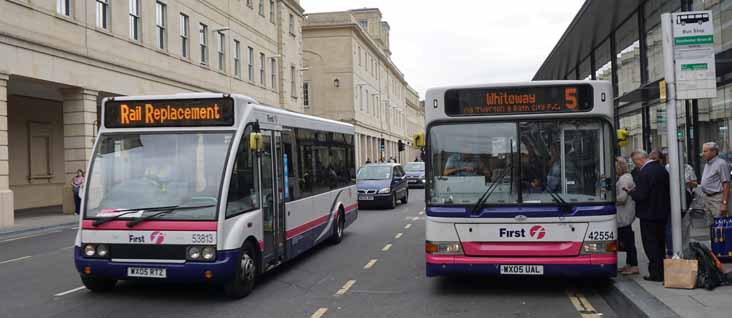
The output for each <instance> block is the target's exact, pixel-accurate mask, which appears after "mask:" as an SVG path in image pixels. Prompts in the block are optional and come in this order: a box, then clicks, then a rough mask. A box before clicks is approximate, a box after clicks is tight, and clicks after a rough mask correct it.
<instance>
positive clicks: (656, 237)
mask: <svg viewBox="0 0 732 318" xmlns="http://www.w3.org/2000/svg"><path fill="white" fill-rule="evenodd" d="M631 159H633V162H634V163H635V165H636V167H638V177H637V180H636V186H635V188H633V189H620V191H627V192H628V194H629V195H630V196H631V197H632V198H633V200H634V201H635V204H636V206H635V211H636V216H637V217H638V219H640V226H641V240H642V241H643V250H645V252H646V256H648V273H649V275H648V276H645V277H643V279H645V280H649V281H655V282H662V281H663V258H664V255H665V245H666V242H665V236H666V222H667V220H668V218H669V216H670V215H671V193H670V190H669V177H668V172H667V171H666V168H665V167H664V166H663V165H661V164H660V163H659V162H657V161H654V160H650V159H649V158H648V153H646V152H645V151H643V150H636V151H634V152H633V153H632V154H631Z"/></svg>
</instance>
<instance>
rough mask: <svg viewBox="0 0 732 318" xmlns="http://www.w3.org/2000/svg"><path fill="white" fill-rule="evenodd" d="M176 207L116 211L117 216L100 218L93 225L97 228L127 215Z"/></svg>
mask: <svg viewBox="0 0 732 318" xmlns="http://www.w3.org/2000/svg"><path fill="white" fill-rule="evenodd" d="M175 207H176V206H175V205H172V206H157V207H150V208H134V209H124V210H115V211H114V212H119V214H116V215H114V216H110V217H106V218H99V219H97V220H96V221H94V223H93V224H92V225H94V226H95V227H96V226H100V225H102V224H104V223H107V222H110V221H114V220H117V219H119V218H120V217H122V216H125V215H127V214H132V213H137V212H140V211H158V210H165V209H170V208H175Z"/></svg>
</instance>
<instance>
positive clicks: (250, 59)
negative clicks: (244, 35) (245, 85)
mask: <svg viewBox="0 0 732 318" xmlns="http://www.w3.org/2000/svg"><path fill="white" fill-rule="evenodd" d="M247 53H249V56H248V57H247V61H248V62H249V65H248V66H247V71H248V74H249V81H251V82H254V49H253V48H252V47H251V46H250V47H248V52H247Z"/></svg>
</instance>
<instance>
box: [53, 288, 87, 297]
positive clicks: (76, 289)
mask: <svg viewBox="0 0 732 318" xmlns="http://www.w3.org/2000/svg"><path fill="white" fill-rule="evenodd" d="M82 289H86V287H84V286H81V287H76V288H74V289H71V290H67V291H65V292H60V293H58V294H56V295H53V296H54V297H61V296H66V295H68V294H71V293H75V292H78V291H80V290H82Z"/></svg>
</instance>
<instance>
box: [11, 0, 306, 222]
mask: <svg viewBox="0 0 732 318" xmlns="http://www.w3.org/2000/svg"><path fill="white" fill-rule="evenodd" d="M303 12H304V10H303V8H302V7H301V6H300V4H299V1H298V0H231V1H220V0H219V1H202V0H158V1H155V0H0V226H8V225H12V224H13V220H14V215H15V211H16V210H22V209H31V208H39V207H48V206H58V205H62V204H63V210H64V211H66V212H67V213H68V212H70V211H73V199H72V194H71V190H70V187H69V183H70V179H71V177H72V176H73V175H74V173H75V171H76V170H77V169H85V168H86V164H87V161H88V159H89V158H90V156H91V154H92V151H93V149H92V146H93V141H94V137H95V134H96V131H97V127H98V123H99V115H100V113H99V109H100V105H99V103H100V101H101V99H102V98H103V97H105V96H116V95H152V94H175V93H181V92H198V91H212V92H232V93H239V94H245V95H249V96H252V97H254V98H256V99H257V100H258V101H260V102H261V103H263V104H268V105H273V106H278V107H283V108H286V109H289V110H293V111H300V112H301V111H302V110H303V98H302V92H301V89H300V88H301V87H302V70H303V65H302V43H303V38H302V33H301V25H302V22H303ZM18 213H22V211H18Z"/></svg>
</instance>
